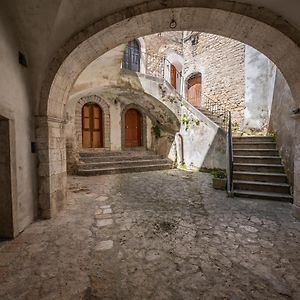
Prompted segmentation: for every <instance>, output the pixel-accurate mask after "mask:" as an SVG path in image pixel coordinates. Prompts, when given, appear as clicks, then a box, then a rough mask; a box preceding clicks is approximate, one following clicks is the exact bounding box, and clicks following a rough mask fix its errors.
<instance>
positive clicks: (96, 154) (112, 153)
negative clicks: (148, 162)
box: [79, 148, 156, 158]
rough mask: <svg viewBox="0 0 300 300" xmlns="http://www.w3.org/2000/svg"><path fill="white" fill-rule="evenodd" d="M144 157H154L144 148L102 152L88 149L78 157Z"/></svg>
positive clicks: (152, 153)
mask: <svg viewBox="0 0 300 300" xmlns="http://www.w3.org/2000/svg"><path fill="white" fill-rule="evenodd" d="M145 155H156V154H155V153H154V152H152V151H147V150H145V149H144V148H142V149H141V150H135V151H109V150H106V151H103V150H95V149H90V150H84V151H81V152H79V157H80V158H84V157H99V156H101V157H104V156H109V157H111V156H112V157H118V156H126V157H131V156H133V157H136V156H145Z"/></svg>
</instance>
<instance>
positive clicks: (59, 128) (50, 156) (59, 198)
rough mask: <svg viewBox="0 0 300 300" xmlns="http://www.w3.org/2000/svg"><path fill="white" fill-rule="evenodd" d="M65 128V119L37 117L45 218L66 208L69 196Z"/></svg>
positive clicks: (40, 207) (41, 213) (40, 205)
mask: <svg viewBox="0 0 300 300" xmlns="http://www.w3.org/2000/svg"><path fill="white" fill-rule="evenodd" d="M64 127H65V124H64V122H63V121H62V120H59V119H55V118H48V117H37V129H36V137H37V148H38V158H39V159H38V163H39V165H38V184H39V189H38V197H39V200H38V214H39V217H40V218H43V219H49V218H51V217H52V216H54V215H55V214H56V213H57V212H58V211H60V210H62V209H63V206H64V202H65V199H66V197H67V172H66V165H67V162H66V141H65V133H64V129H65V128H64Z"/></svg>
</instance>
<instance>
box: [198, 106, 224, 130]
mask: <svg viewBox="0 0 300 300" xmlns="http://www.w3.org/2000/svg"><path fill="white" fill-rule="evenodd" d="M197 109H198V110H199V111H200V112H202V113H203V114H204V115H205V116H206V117H208V118H209V119H211V120H212V121H213V122H214V123H216V124H217V125H218V126H220V127H222V125H223V124H222V120H221V119H220V118H219V117H217V116H215V115H213V114H212V113H211V112H210V111H209V110H207V109H205V108H203V107H200V108H197Z"/></svg>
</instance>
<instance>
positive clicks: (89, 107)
mask: <svg viewBox="0 0 300 300" xmlns="http://www.w3.org/2000/svg"><path fill="white" fill-rule="evenodd" d="M82 146H83V147H84V148H100V147H103V132H102V109H101V108H100V107H99V106H98V105H97V104H94V103H87V104H85V105H84V106H83V109H82Z"/></svg>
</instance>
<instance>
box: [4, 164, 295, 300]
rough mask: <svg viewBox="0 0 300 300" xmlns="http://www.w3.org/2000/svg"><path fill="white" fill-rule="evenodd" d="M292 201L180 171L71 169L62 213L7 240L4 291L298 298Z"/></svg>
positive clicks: (21, 295) (18, 294) (48, 295)
mask: <svg viewBox="0 0 300 300" xmlns="http://www.w3.org/2000/svg"><path fill="white" fill-rule="evenodd" d="M299 241H300V223H299V222H298V221H296V220H295V219H294V217H293V216H292V205H291V204H289V203H281V202H273V201H262V200H246V199H239V198H234V199H231V198H227V196H226V193H225V192H223V191H216V190H213V189H212V187H211V178H210V175H208V174H205V173H200V172H196V173H187V172H184V171H180V170H167V171H154V172H147V173H133V174H120V175H108V176H96V177H75V176H74V177H69V179H68V202H67V204H66V208H65V210H64V211H63V212H61V213H60V214H59V215H58V216H57V217H55V218H52V219H51V220H44V221H40V222H36V223H33V224H32V225H30V226H29V227H28V228H27V229H25V231H24V232H23V233H21V234H20V235H19V236H18V237H17V238H16V239H15V240H12V241H4V242H1V243H0V278H1V285H0V299H2V300H10V299H30V300H34V299H47V300H50V299H56V300H58V299H72V300H74V299H160V300H161V299H276V300H277V299H300V261H299V249H300V248H299Z"/></svg>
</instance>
